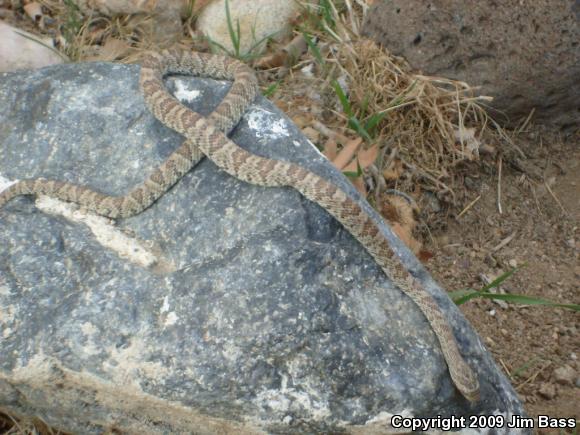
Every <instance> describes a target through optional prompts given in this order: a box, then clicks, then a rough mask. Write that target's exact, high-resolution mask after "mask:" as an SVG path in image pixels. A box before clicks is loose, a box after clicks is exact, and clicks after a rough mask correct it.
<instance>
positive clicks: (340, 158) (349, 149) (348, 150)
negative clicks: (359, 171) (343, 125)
mask: <svg viewBox="0 0 580 435" xmlns="http://www.w3.org/2000/svg"><path fill="white" fill-rule="evenodd" d="M361 143H362V138H360V137H358V138H356V139H352V140H350V141H349V142H348V143H346V144H345V146H344V148H342V149H341V150H340V152H339V153H338V155H337V156H336V158H335V159H333V160H332V163H333V164H334V166H336V167H337V168H338V169H340V170H343V168H344V167H345V166H346V165H348V163H349V162H350V161H351V160H352V158H353V157H354V155H355V153H356V151H357V150H358V147H359V146H360V144H361ZM355 170H356V166H355Z"/></svg>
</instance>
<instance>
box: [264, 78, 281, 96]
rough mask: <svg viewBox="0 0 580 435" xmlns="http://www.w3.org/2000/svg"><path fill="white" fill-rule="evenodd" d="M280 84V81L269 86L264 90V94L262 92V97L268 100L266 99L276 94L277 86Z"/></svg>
mask: <svg viewBox="0 0 580 435" xmlns="http://www.w3.org/2000/svg"><path fill="white" fill-rule="evenodd" d="M280 82H281V80H278V81H277V82H276V83H272V84H271V85H270V86H268V87H267V88H266V90H265V91H264V92H262V94H263V95H264V97H266V98H268V97H270V96H272V95H273V94H274V92H276V91H277V90H278V86H280Z"/></svg>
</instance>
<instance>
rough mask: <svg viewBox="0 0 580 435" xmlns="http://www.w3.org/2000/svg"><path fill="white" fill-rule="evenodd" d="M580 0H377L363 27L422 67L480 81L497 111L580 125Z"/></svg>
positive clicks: (504, 116)
mask: <svg viewBox="0 0 580 435" xmlns="http://www.w3.org/2000/svg"><path fill="white" fill-rule="evenodd" d="M579 22H580V0H560V1H556V2H554V1H552V0H534V1H533V2H522V1H521V0H501V1H498V0H431V1H428V2H426V1H423V0H390V1H381V2H376V4H375V5H374V6H373V7H372V8H371V10H370V11H369V14H368V19H367V22H366V26H365V33H366V35H368V36H371V37H372V38H373V39H375V40H376V41H378V42H380V43H381V44H383V45H384V46H385V47H386V48H387V49H389V50H390V51H391V52H392V53H393V54H396V55H401V56H403V57H405V58H406V59H407V60H408V61H409V63H410V64H411V65H412V66H413V67H414V68H416V69H419V70H422V71H423V72H424V73H426V74H430V75H440V76H445V77H450V78H454V79H458V80H462V81H466V82H467V83H469V84H470V85H472V86H481V89H480V91H479V93H480V94H482V95H490V96H493V97H494V101H493V102H492V103H490V104H491V105H492V107H493V108H494V109H496V116H495V117H496V119H498V120H499V121H502V120H504V121H506V122H507V121H511V123H516V122H518V121H521V120H522V119H524V118H525V117H527V116H528V114H529V113H530V111H531V110H532V108H535V109H536V112H535V116H534V119H535V120H537V121H540V122H544V123H548V124H553V125H555V126H558V127H560V128H563V129H566V128H574V127H577V126H580V45H579V41H580V23H579Z"/></svg>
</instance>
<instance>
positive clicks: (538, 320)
mask: <svg viewBox="0 0 580 435" xmlns="http://www.w3.org/2000/svg"><path fill="white" fill-rule="evenodd" d="M517 144H518V145H519V146H520V147H521V148H522V150H523V151H524V152H525V153H526V154H528V155H529V156H530V160H529V162H530V163H532V164H534V165H535V166H536V167H537V168H539V169H540V170H541V171H542V173H543V175H544V176H545V178H546V180H548V181H547V183H548V186H549V189H548V188H546V186H545V185H542V184H539V185H537V186H535V188H533V189H532V188H531V187H530V186H529V184H528V183H526V182H523V179H522V174H521V172H519V171H517V170H513V169H511V168H509V167H506V166H504V167H503V170H502V182H501V193H502V194H501V205H502V211H503V213H501V214H500V213H499V212H498V207H497V186H498V177H497V174H493V175H492V174H489V175H485V174H481V173H473V174H467V175H466V178H468V180H467V181H466V182H465V185H466V186H470V187H471V190H472V194H471V196H472V197H473V198H474V199H475V198H476V197H477V196H478V195H480V194H481V198H480V199H479V200H478V201H477V202H476V203H475V204H474V206H473V207H472V208H470V209H469V210H468V211H467V212H466V213H465V214H463V215H462V216H461V217H460V218H456V217H455V216H448V218H447V219H446V221H445V225H443V228H442V229H440V230H438V231H437V232H435V233H433V232H431V235H432V239H431V240H432V242H431V243H430V244H428V245H427V247H428V248H429V250H430V251H431V252H433V254H434V257H433V258H432V259H431V260H430V261H429V262H428V263H427V267H428V268H429V270H430V271H431V272H432V274H433V275H434V277H435V278H436V279H437V280H438V281H439V282H440V283H441V284H442V285H443V286H444V287H445V288H447V289H448V290H456V289H462V288H467V287H471V288H475V289H479V288H481V287H482V286H483V285H485V282H484V281H485V279H486V278H487V279H489V278H491V279H493V278H495V277H497V276H499V275H500V274H501V273H503V272H506V271H507V270H510V269H511V268H512V267H513V266H521V265H525V266H524V267H523V268H521V269H520V270H519V271H518V272H516V274H514V275H513V276H512V277H510V278H509V279H508V280H507V281H505V282H504V284H503V285H502V286H501V288H502V289H503V290H504V291H505V292H507V293H517V294H525V295H533V296H538V297H541V298H545V299H549V300H552V301H555V302H559V303H576V304H578V303H580V261H579V257H580V234H579V231H580V226H579V222H580V137H579V135H578V134H577V135H575V136H572V137H568V138H565V139H562V138H560V137H558V135H555V134H550V133H547V132H539V131H535V132H533V133H530V134H524V135H522V136H521V138H520V140H519V141H518V142H517ZM550 190H551V191H552V193H553V195H552V193H550ZM556 198H557V200H556ZM558 201H559V203H560V204H558ZM502 241H503V242H504V245H503V246H502V247H499V248H498V245H500V244H501V243H502ZM462 310H463V312H464V313H465V315H466V317H467V318H468V319H469V321H470V322H471V323H472V324H473V326H474V327H475V329H476V330H477V331H478V332H479V334H480V336H481V337H482V338H483V340H484V342H485V344H486V346H487V348H488V349H489V351H490V352H491V353H492V354H493V356H494V358H495V360H496V362H497V364H498V365H499V366H500V367H501V369H502V370H503V371H504V373H506V375H507V376H508V377H509V378H510V380H511V381H512V383H513V385H514V387H515V389H516V390H517V392H518V394H519V395H520V397H521V399H522V400H523V401H524V403H525V407H526V409H527V411H528V413H529V414H530V415H531V416H537V415H539V414H544V415H549V416H553V417H567V418H570V417H573V418H575V419H576V420H579V419H580V359H579V358H580V323H579V320H580V315H579V313H577V312H573V311H570V310H567V309H563V308H548V307H538V306H521V305H520V306H518V305H512V304H510V305H509V306H506V305H505V304H503V303H502V304H501V305H500V304H498V303H497V302H493V301H490V300H482V299H478V300H472V301H469V302H467V303H466V304H465V305H462Z"/></svg>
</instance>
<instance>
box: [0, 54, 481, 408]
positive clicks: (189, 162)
mask: <svg viewBox="0 0 580 435" xmlns="http://www.w3.org/2000/svg"><path fill="white" fill-rule="evenodd" d="M170 73H184V74H193V75H198V76H204V77H212V78H216V79H226V80H233V84H232V87H231V88H230V90H229V92H228V94H227V96H226V97H225V99H224V100H223V101H222V102H221V103H220V104H219V106H218V107H217V108H216V109H215V110H214V112H212V113H211V114H210V115H209V116H208V118H205V117H203V116H202V115H200V114H198V113H196V112H194V111H192V110H191V109H189V108H187V107H186V106H184V105H182V104H181V103H180V102H179V101H178V100H177V99H175V98H174V97H173V96H172V95H171V94H170V93H169V92H168V91H167V89H166V88H165V85H164V83H163V78H164V76H165V75H167V74H170ZM140 85H141V90H142V92H143V96H144V98H145V102H146V104H147V106H148V108H149V109H150V110H151V112H152V113H153V114H154V115H155V117H156V118H157V119H159V120H160V121H161V122H162V123H163V124H165V125H166V126H168V127H169V128H172V129H174V130H176V131H177V132H179V133H181V134H182V135H183V136H184V137H185V138H186V139H185V142H184V143H183V144H182V145H181V146H180V147H179V148H178V149H177V150H176V151H174V152H173V153H172V155H171V156H170V157H169V158H168V159H167V160H165V161H164V162H163V163H162V164H161V165H160V166H159V167H158V168H157V169H156V170H155V171H154V172H153V173H152V174H151V175H150V176H149V177H148V178H147V179H146V180H145V181H144V182H143V183H142V184H141V185H139V186H137V187H136V188H135V189H133V190H132V191H130V192H129V193H128V194H126V195H124V196H109V195H105V194H102V193H100V192H96V191H94V190H91V189H89V188H87V187H84V186H79V185H75V184H72V183H67V182H62V181H56V180H47V179H31V180H22V181H19V182H17V183H15V184H13V185H11V186H10V187H8V189H6V190H4V191H3V192H0V208H1V207H2V206H3V205H4V204H5V203H6V202H8V201H9V200H10V199H12V198H14V197H15V196H18V195H38V194H43V195H49V196H52V197H55V198H59V199H63V200H66V201H70V202H73V203H77V204H79V205H81V206H84V207H85V208H87V209H89V210H91V211H93V212H95V213H97V214H100V215H104V216H108V217H111V218H124V217H129V216H132V215H135V214H138V213H140V212H141V211H142V210H144V209H146V208H147V207H149V206H150V205H151V204H152V203H153V202H155V201H156V200H157V199H158V198H159V197H160V196H161V195H163V193H165V192H166V191H167V190H168V189H169V188H170V187H171V186H172V185H173V184H175V183H176V182H177V181H178V180H179V179H180V178H181V177H182V176H183V175H184V174H185V173H187V172H188V171H189V170H190V169H191V168H192V167H193V166H194V165H195V164H196V163H197V162H198V161H199V160H200V159H201V158H202V157H203V155H205V156H207V157H208V158H209V159H211V160H212V161H213V162H214V163H215V164H216V165H217V166H218V167H219V168H221V169H222V170H224V171H225V172H227V173H228V174H230V175H232V176H234V177H236V178H238V179H240V180H243V181H245V182H248V183H251V184H255V185H259V186H269V187H274V186H291V187H293V188H294V189H296V190H298V191H299V192H300V193H301V194H302V195H304V196H305V197H306V198H308V199H309V200H311V201H313V202H315V203H317V204H319V205H320V206H322V207H323V208H324V209H326V210H327V211H328V212H329V213H330V214H331V215H332V216H334V217H335V218H336V219H337V220H338V221H339V222H340V223H341V224H342V225H343V226H344V227H345V228H346V229H347V230H348V231H349V232H350V233H351V234H352V235H353V236H354V237H355V238H356V239H357V240H358V241H359V242H360V243H361V244H362V245H363V247H364V248H365V249H366V250H367V251H368V252H369V254H370V255H371V256H372V257H373V258H374V260H375V261H376V262H377V264H378V265H379V266H380V267H381V269H382V270H383V272H384V273H385V274H386V275H387V276H388V277H389V278H390V279H391V280H392V281H393V283H394V284H395V285H396V286H397V287H399V288H400V289H401V290H402V291H403V292H404V293H405V294H406V295H407V296H409V297H410V298H411V299H412V300H413V301H414V302H415V303H416V304H417V306H418V307H419V308H420V309H421V311H422V312H423V314H424V315H425V317H426V318H427V320H428V321H429V324H430V325H431V328H432V329H433V331H434V333H435V335H436V336H437V338H438V340H439V344H440V347H441V350H442V353H443V356H444V358H445V361H446V362H447V366H448V368H449V373H450V375H451V379H452V381H453V383H454V384H455V386H456V387H457V389H458V390H459V391H460V392H461V394H463V396H464V397H465V398H467V399H468V400H470V401H475V400H478V398H479V382H478V379H477V377H476V375H475V373H474V372H473V370H472V369H471V367H470V366H469V365H468V364H467V363H466V362H465V360H464V359H463V357H462V356H461V354H460V353H459V350H458V347H457V343H456V341H455V337H454V335H453V331H452V329H451V326H450V325H449V323H448V321H447V319H446V318H445V316H444V315H443V313H442V312H441V310H440V308H439V306H438V305H437V303H436V302H435V300H434V299H433V298H432V296H431V295H430V294H429V293H428V292H427V291H426V290H425V289H424V288H423V287H422V286H421V285H420V283H419V282H418V281H417V280H416V279H415V278H413V276H412V275H411V274H410V273H409V272H408V271H407V269H406V268H405V267H404V265H403V264H402V263H401V261H400V260H399V258H398V256H397V255H396V253H395V252H394V251H393V249H392V248H391V247H390V245H389V243H388V241H387V239H386V238H385V237H384V236H383V235H382V234H381V231H380V230H379V228H378V226H377V224H376V223H375V222H374V221H373V219H372V218H371V217H370V216H369V215H368V214H367V213H366V212H365V211H364V210H363V209H362V208H361V206H360V205H358V204H357V203H356V202H355V201H354V200H352V199H351V198H350V197H349V196H348V195H347V194H346V193H345V192H343V191H342V190H341V189H340V188H338V187H337V186H335V185H334V184H332V183H330V182H329V181H327V180H325V179H324V178H322V177H320V176H319V175H316V174H314V173H313V172H310V171H308V170H306V169H305V168H303V167H301V166H298V165H296V164H294V163H290V162H286V161H280V160H272V159H268V158H264V157H260V156H258V155H255V154H251V153H249V152H248V151H246V150H244V149H242V148H241V147H239V146H237V145H236V144H235V143H233V142H232V141H230V140H229V139H228V137H227V133H229V132H230V131H231V130H232V129H233V127H234V126H235V125H236V124H237V123H238V122H239V120H240V119H241V117H242V115H243V113H244V112H245V111H246V109H247V107H248V105H249V104H250V103H251V102H252V101H253V100H254V99H255V97H256V95H257V94H258V90H259V88H258V82H257V79H256V76H255V74H254V72H253V70H252V69H251V68H249V67H248V66H246V65H245V64H243V63H241V62H239V61H236V60H234V59H230V58H227V57H222V56H216V55H209V54H203V53H191V52H187V51H183V50H178V49H173V50H165V51H163V52H160V53H151V54H149V55H148V56H147V57H146V58H145V59H144V61H143V63H142V68H141V78H140Z"/></svg>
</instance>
